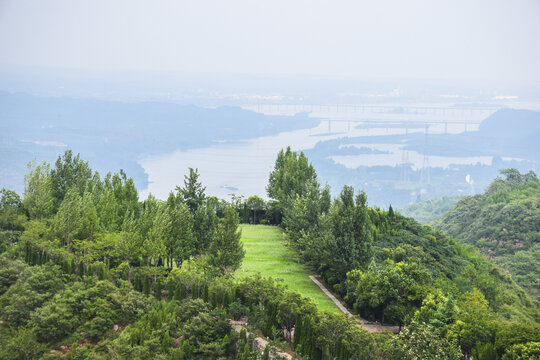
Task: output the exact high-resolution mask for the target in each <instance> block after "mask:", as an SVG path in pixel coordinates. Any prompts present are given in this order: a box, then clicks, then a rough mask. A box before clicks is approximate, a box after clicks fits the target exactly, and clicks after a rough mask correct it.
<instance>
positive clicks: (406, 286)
mask: <svg viewBox="0 0 540 360" xmlns="http://www.w3.org/2000/svg"><path fill="white" fill-rule="evenodd" d="M427 284H428V274H427V272H426V271H425V270H422V269H421V268H420V267H419V266H418V265H417V264H416V263H410V264H409V263H404V262H399V263H395V262H394V261H392V260H387V261H386V262H385V263H384V266H383V267H382V268H377V267H375V266H371V267H369V268H368V270H366V271H365V272H363V271H361V270H354V271H351V272H350V273H349V274H348V276H347V284H346V286H347V288H348V291H347V292H348V295H347V301H348V302H351V303H353V305H354V308H355V309H356V310H357V311H358V312H360V314H362V315H364V316H366V317H368V318H377V319H379V320H380V321H381V323H384V322H385V319H386V320H387V321H390V322H391V323H398V324H403V322H404V319H405V318H407V317H410V316H412V314H413V313H414V311H415V310H416V309H418V308H419V307H420V305H421V303H422V300H423V298H424V296H425V293H426V285H427Z"/></svg>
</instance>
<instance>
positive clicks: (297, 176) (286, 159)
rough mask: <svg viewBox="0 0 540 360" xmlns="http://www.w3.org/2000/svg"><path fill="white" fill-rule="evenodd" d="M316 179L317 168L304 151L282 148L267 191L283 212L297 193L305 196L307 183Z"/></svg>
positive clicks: (278, 208)
mask: <svg viewBox="0 0 540 360" xmlns="http://www.w3.org/2000/svg"><path fill="white" fill-rule="evenodd" d="M316 179H317V174H316V173H315V169H314V168H313V165H311V164H310V163H309V162H308V159H307V157H306V156H305V155H304V153H302V152H301V153H300V154H297V153H296V152H293V151H291V148H290V147H288V148H287V150H286V151H283V150H281V151H280V152H279V153H278V156H277V159H276V163H275V165H274V170H272V172H271V173H270V177H269V179H268V185H267V187H266V191H267V193H268V196H269V197H270V198H271V199H274V200H276V202H277V203H276V207H277V210H278V211H280V212H281V214H282V213H283V209H284V208H286V207H287V206H288V202H289V200H290V199H294V198H296V196H297V195H298V196H303V195H304V193H305V192H306V184H307V183H308V182H309V181H310V180H316ZM279 220H280V219H279ZM280 221H281V220H280Z"/></svg>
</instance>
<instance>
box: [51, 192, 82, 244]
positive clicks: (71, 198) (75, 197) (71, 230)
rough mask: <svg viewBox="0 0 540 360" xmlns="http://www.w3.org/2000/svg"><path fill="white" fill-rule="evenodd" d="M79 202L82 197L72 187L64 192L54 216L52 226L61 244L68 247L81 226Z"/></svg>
mask: <svg viewBox="0 0 540 360" xmlns="http://www.w3.org/2000/svg"><path fill="white" fill-rule="evenodd" d="M81 203H82V199H81V197H80V196H79V190H78V189H77V188H76V187H72V188H71V189H69V190H68V192H67V193H66V196H65V198H64V200H63V201H62V203H61V204H60V208H59V209H58V212H57V213H56V216H55V217H54V228H55V229H56V231H57V233H58V234H59V236H60V240H61V241H62V244H63V245H65V246H67V247H68V248H69V247H70V245H71V242H72V241H73V239H75V237H76V236H77V234H78V233H79V231H80V229H81V226H82V215H81V211H82V204H81Z"/></svg>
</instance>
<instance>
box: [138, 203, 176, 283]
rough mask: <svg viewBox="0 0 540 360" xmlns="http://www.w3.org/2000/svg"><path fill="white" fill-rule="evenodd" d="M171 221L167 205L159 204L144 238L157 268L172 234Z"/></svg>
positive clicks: (149, 254) (148, 252)
mask: <svg viewBox="0 0 540 360" xmlns="http://www.w3.org/2000/svg"><path fill="white" fill-rule="evenodd" d="M169 229H170V222H169V216H168V214H167V211H166V208H165V206H163V204H159V205H158V207H157V209H156V213H155V215H154V219H153V221H152V226H151V227H150V230H149V231H148V237H147V238H146V239H145V240H144V242H145V246H144V247H145V249H147V255H148V256H149V257H150V258H152V259H153V260H154V266H155V268H156V269H157V266H158V263H159V259H160V258H161V257H162V256H165V254H166V253H165V243H166V242H167V237H169V236H170V230H169ZM156 274H157V272H156V273H154V282H155V281H156Z"/></svg>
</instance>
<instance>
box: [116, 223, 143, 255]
mask: <svg viewBox="0 0 540 360" xmlns="http://www.w3.org/2000/svg"><path fill="white" fill-rule="evenodd" d="M115 248H116V252H117V253H118V255H119V256H120V257H121V258H122V259H124V260H126V261H129V263H130V264H131V263H134V262H136V260H137V258H138V257H139V255H140V253H141V249H142V238H141V237H140V234H139V232H138V231H137V221H136V220H135V218H134V216H133V214H132V213H131V212H126V215H125V216H124V222H123V224H122V231H121V232H120V237H119V238H118V241H116V243H115Z"/></svg>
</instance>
